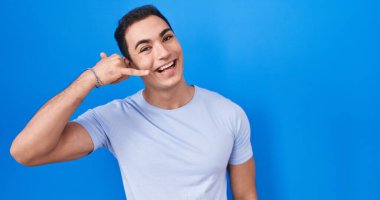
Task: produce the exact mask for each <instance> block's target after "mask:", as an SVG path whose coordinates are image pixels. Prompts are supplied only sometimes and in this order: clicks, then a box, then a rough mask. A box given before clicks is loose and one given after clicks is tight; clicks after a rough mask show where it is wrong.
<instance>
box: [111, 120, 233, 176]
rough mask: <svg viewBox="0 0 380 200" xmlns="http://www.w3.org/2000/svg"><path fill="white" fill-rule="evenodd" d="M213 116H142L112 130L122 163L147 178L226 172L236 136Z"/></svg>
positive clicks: (116, 149) (117, 152)
mask: <svg viewBox="0 0 380 200" xmlns="http://www.w3.org/2000/svg"><path fill="white" fill-rule="evenodd" d="M226 123H227V122H224V121H223V120H220V119H215V118H211V117H206V116H203V117H199V118H198V117H193V118H191V119H189V118H179V117H176V116H165V115H162V116H156V117H155V116H153V117H151V116H142V118H141V119H139V118H137V119H133V120H129V121H124V122H123V123H122V125H121V126H119V127H120V128H118V130H112V133H111V135H112V137H111V138H110V141H111V144H112V146H113V148H114V151H115V153H116V155H117V157H118V160H119V163H122V164H123V165H125V166H126V167H127V168H128V167H129V168H130V169H132V170H133V169H135V170H139V171H141V172H143V173H145V174H146V175H147V176H149V175H150V174H151V175H153V174H154V175H155V176H157V175H160V176H163V177H168V176H172V177H181V176H184V175H189V174H194V175H196V174H213V173H215V172H220V171H223V170H225V168H226V167H227V162H228V159H229V157H230V154H231V151H232V148H233V133H232V132H231V131H230V129H229V128H228V127H226Z"/></svg>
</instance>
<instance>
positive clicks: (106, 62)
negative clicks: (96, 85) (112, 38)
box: [92, 52, 150, 85]
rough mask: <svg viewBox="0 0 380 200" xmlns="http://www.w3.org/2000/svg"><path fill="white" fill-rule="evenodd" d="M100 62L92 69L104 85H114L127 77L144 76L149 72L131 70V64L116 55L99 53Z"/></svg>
mask: <svg viewBox="0 0 380 200" xmlns="http://www.w3.org/2000/svg"><path fill="white" fill-rule="evenodd" d="M100 57H101V59H100V61H99V62H98V63H96V65H95V66H94V67H93V68H92V69H93V70H94V71H95V72H96V74H97V75H98V77H99V79H100V80H101V81H102V83H103V84H104V85H106V84H115V83H119V82H121V81H123V80H126V79H128V78H129V76H146V75H148V74H149V72H150V71H149V70H138V69H134V68H132V65H131V62H130V61H129V60H127V59H126V58H122V57H121V56H120V55H118V54H112V55H111V56H107V54H105V53H104V52H102V53H100Z"/></svg>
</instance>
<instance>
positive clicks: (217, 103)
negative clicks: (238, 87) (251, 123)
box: [198, 87, 243, 114]
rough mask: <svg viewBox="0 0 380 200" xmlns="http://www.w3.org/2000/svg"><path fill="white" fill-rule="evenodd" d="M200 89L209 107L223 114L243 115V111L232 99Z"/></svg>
mask: <svg viewBox="0 0 380 200" xmlns="http://www.w3.org/2000/svg"><path fill="white" fill-rule="evenodd" d="M198 88H199V89H200V94H201V96H202V99H203V100H204V102H205V103H206V104H207V106H208V107H210V108H214V109H216V110H220V111H223V112H228V113H230V114H232V113H241V111H243V110H242V108H241V107H240V106H239V105H238V104H237V103H235V102H234V101H232V100H231V99H230V98H228V97H226V96H224V95H222V94H221V93H219V92H216V91H213V90H210V89H206V88H201V87H198Z"/></svg>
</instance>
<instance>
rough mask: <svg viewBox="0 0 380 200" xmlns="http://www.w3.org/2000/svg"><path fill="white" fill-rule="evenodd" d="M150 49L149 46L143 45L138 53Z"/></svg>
mask: <svg viewBox="0 0 380 200" xmlns="http://www.w3.org/2000/svg"><path fill="white" fill-rule="evenodd" d="M149 49H150V47H143V48H141V49H140V53H142V52H144V51H148V50H149Z"/></svg>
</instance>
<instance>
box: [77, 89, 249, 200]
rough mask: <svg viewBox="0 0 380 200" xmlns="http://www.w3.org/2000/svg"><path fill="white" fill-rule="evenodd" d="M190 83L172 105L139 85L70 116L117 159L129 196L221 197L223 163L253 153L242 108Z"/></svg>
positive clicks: (137, 199)
mask: <svg viewBox="0 0 380 200" xmlns="http://www.w3.org/2000/svg"><path fill="white" fill-rule="evenodd" d="M194 87H195V93H194V96H193V97H192V99H191V100H190V101H189V102H188V103H187V104H186V105H184V106H182V107H180V108H177V109H172V110H167V109H162V108H159V107H156V106H154V105H152V104H149V103H148V102H147V101H146V100H145V99H144V97H143V95H142V89H141V90H140V91H138V92H137V93H135V94H133V95H131V96H129V97H127V98H125V99H117V100H113V101H111V102H109V103H107V104H105V105H101V106H98V107H96V108H94V109H89V110H87V111H86V112H85V113H83V114H82V115H80V116H79V117H78V118H76V119H75V120H73V121H75V122H77V123H80V124H81V125H82V126H83V127H85V129H86V130H87V131H88V133H89V134H90V136H91V138H92V141H93V143H94V146H95V149H94V150H96V149H98V148H100V147H105V148H107V149H108V150H109V151H110V152H111V153H112V154H113V155H114V156H115V158H116V159H117V160H118V163H119V167H120V171H121V175H122V180H123V185H124V189H125V193H126V196H127V199H128V200H152V199H154V200H214V199H217V200H226V199H227V181H226V170H227V165H228V164H241V163H244V162H245V161H247V160H248V159H250V158H251V157H252V155H253V153H252V147H251V141H250V125H249V122H248V118H247V116H246V114H245V112H244V111H243V110H242V108H241V107H240V106H238V105H237V104H235V103H233V102H232V101H231V100H229V99H227V98H225V97H223V96H222V95H220V94H218V93H216V92H212V91H210V90H207V89H204V88H201V87H199V86H196V85H194Z"/></svg>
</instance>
